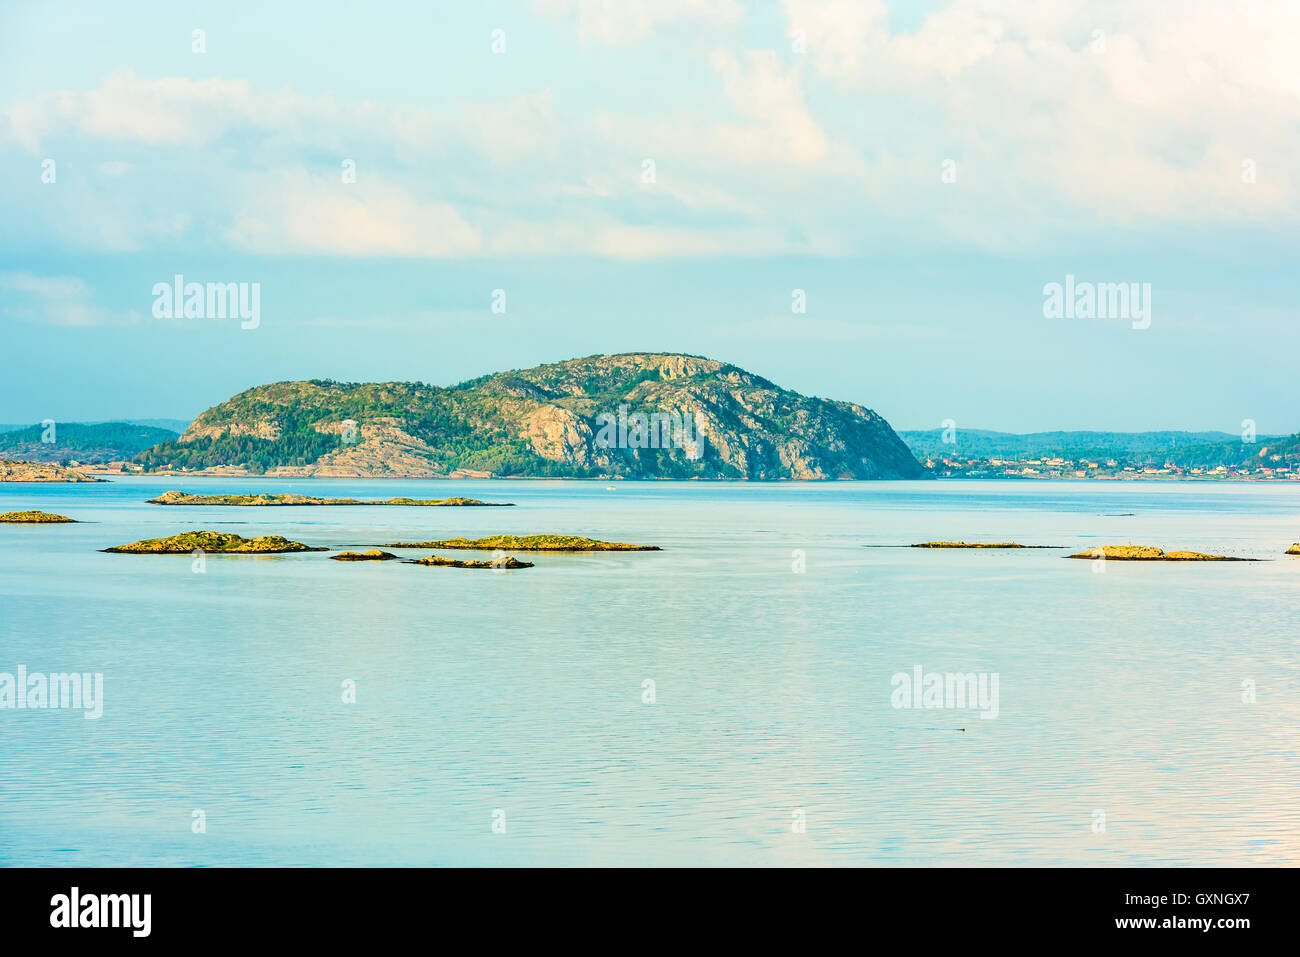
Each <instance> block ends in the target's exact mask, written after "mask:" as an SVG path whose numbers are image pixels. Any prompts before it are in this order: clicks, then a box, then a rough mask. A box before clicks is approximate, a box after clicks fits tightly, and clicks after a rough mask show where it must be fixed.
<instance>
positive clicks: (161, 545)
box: [103, 531, 329, 555]
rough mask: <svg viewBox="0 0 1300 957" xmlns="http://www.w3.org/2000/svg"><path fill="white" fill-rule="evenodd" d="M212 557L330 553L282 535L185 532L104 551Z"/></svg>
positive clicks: (129, 553)
mask: <svg viewBox="0 0 1300 957" xmlns="http://www.w3.org/2000/svg"><path fill="white" fill-rule="evenodd" d="M196 550H198V551H203V552H206V553H208V554H212V555H279V554H284V553H286V552H327V551H329V549H328V548H315V547H313V546H311V545H304V544H302V542H293V541H290V540H289V539H287V538H285V537H284V536H282V535H261V536H258V537H257V538H244V537H243V536H240V535H235V534H233V533H230V532H208V531H193V532H182V533H181V534H179V535H172V536H170V537H168V538H148V539H145V540H143V541H139V542H132V543H131V544H130V545H118V546H116V547H114V548H105V549H103V551H106V552H115V553H118V554H125V555H188V554H190V553H192V552H194V551H196Z"/></svg>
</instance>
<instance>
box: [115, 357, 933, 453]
mask: <svg viewBox="0 0 1300 957" xmlns="http://www.w3.org/2000/svg"><path fill="white" fill-rule="evenodd" d="M647 421H649V422H650V423H651V428H650V429H649V430H647V429H646V428H645V427H644V425H645V423H646V422H647ZM670 423H671V427H670ZM696 438H698V439H700V440H701V441H699V442H698V444H697V443H696V442H695V439H696ZM137 461H138V462H139V463H140V464H141V465H143V466H144V467H145V468H146V469H149V470H154V469H159V468H178V469H232V470H239V471H248V472H252V473H257V474H260V473H267V474H274V475H322V476H324V475H336V476H344V475H349V476H350V475H376V476H450V475H484V476H486V475H496V476H506V475H516V476H572V477H628V478H637V477H643V478H729V479H782V478H787V479H788V478H796V479H831V478H859V479H868V478H917V477H921V476H922V475H924V474H925V470H924V469H923V468H922V467H921V465H920V464H919V463H918V462H917V461H916V459H915V458H913V456H912V454H911V453H910V452H909V451H908V449H907V446H906V445H904V444H903V442H902V440H900V439H899V437H898V436H897V435H895V434H894V430H893V429H891V428H890V427H889V424H888V423H887V422H886V421H885V420H884V419H882V418H881V417H880V416H879V415H877V414H876V413H874V412H872V411H871V410H870V409H866V408H863V407H862V406H859V405H855V404H853V403H851V402H835V401H830V400H827V399H817V398H808V397H805V396H802V395H799V394H798V393H796V392H791V391H789V390H786V389H782V388H780V387H778V386H776V385H774V384H773V383H771V382H769V381H767V380H766V379H763V378H761V377H759V376H756V375H753V374H751V373H749V372H746V371H745V370H743V369H740V368H737V367H736V366H733V365H728V364H727V363H723V362H717V361H715V360H712V359H704V358H700V357H698V356H686V355H676V354H658V353H651V354H629V355H617V356H590V357H588V358H585V359H573V360H570V361H567V362H558V363H554V364H552V365H544V366H538V367H536V368H533V369H523V370H516V371H512V372H503V373H499V374H497V375H489V376H484V377H482V378H479V379H474V380H472V381H470V382H464V383H461V384H460V385H457V386H453V387H451V388H445V389H444V388H439V387H437V386H431V385H424V384H421V383H413V382H384V383H340V382H332V381H325V380H312V381H309V382H278V383H275V384H272V385H265V386H259V387H257V388H254V389H249V390H248V391H246V392H241V393H240V394H239V395H236V396H234V397H233V398H231V399H229V400H227V401H226V402H223V403H222V404H221V405H218V406H216V407H214V408H211V409H208V410H207V411H206V412H204V413H203V414H202V415H200V416H199V417H198V418H197V419H195V420H194V422H193V423H192V424H191V425H190V427H189V428H188V429H187V430H186V431H185V433H184V434H183V435H182V436H181V437H180V438H179V439H174V440H170V441H166V442H163V443H161V444H159V445H158V446H157V447H156V448H153V449H150V450H149V451H147V452H144V453H143V454H141V455H140V456H139V457H138V458H137Z"/></svg>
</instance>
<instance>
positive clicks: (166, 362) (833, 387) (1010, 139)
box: [0, 0, 1300, 433]
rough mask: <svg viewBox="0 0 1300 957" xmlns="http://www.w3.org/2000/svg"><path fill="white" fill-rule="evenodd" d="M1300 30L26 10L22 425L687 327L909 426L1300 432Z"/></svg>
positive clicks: (319, 2) (15, 41) (1255, 15)
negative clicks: (1248, 423)
mask: <svg viewBox="0 0 1300 957" xmlns="http://www.w3.org/2000/svg"><path fill="white" fill-rule="evenodd" d="M196 31H197V32H196ZM1297 48H1300V5H1298V4H1295V3H1293V2H1284V0H1280V2H1269V0H1258V2H1232V0H1215V2H1200V0H1146V2H1144V3H1142V4H1132V3H1129V2H1109V0H1088V2H1080V0H1055V2H1053V3H1051V4H1037V3H1028V2H1014V3H1013V2H1008V0H936V2H926V3H921V2H916V3H904V2H894V3H885V2H882V0H785V2H763V3H757V2H754V3H751V2H746V0H694V2H691V0H537V2H520V3H504V2H492V0H485V2H478V3H474V4H465V3H431V2H427V0H426V2H422V3H397V2H393V3H384V2H375V3H371V4H342V3H332V2H324V0H314V2H311V3H301V2H278V3H274V4H254V3H230V2H228V0H227V2H225V3H202V2H199V3H187V4H184V5H180V4H175V3H163V2H159V3H144V2H129V0H126V2H119V3H114V4H102V3H61V2H58V0H50V2H42V3H40V4H19V3H16V2H10V0H0V348H2V350H3V351H2V353H0V354H3V359H4V361H3V375H2V376H0V422H35V421H39V420H42V419H46V418H53V419H56V420H59V421H95V420H103V419H111V418H144V417H149V418H181V419H189V418H192V417H194V416H195V415H197V414H198V413H199V412H201V411H202V410H203V409H205V408H208V407H209V406H212V405H215V404H216V403H218V402H221V401H222V400H224V399H226V398H228V397H229V396H230V395H232V394H234V393H236V392H239V391H241V390H243V389H246V388H250V387H252V386H255V385H259V384H262V383H265V382H270V381H280V380H288V379H303V378H333V379H338V380H343V381H375V380H418V381H422V382H429V383H434V384H438V385H450V384H453V383H455V382H459V381H463V380H465V379H469V378H473V377H476V376H479V375H482V374H484V373H488V372H494V371H501V370H505V369H510V368H523V367H528V366H532V365H536V364H539V363H543V362H554V361H559V360H563V359H567V358H572V357H575V356H582V355H591V354H595V353H606V352H610V353H612V352H636V351H666V352H685V353H691V354H696V355H706V356H709V357H712V358H716V359H721V360H725V361H728V362H732V363H735V364H736V365H739V366H741V367H743V368H745V369H748V370H750V371H752V372H755V373H757V374H760V375H763V376H765V377H767V378H769V379H771V380H773V381H774V382H776V383H778V384H780V385H782V386H785V387H788V388H792V389H795V390H797V391H799V392H803V393H805V394H810V395H819V396H824V397H828V398H835V399H847V400H851V401H855V402H859V403H862V404H864V405H867V406H869V407H871V408H873V409H875V410H876V411H878V412H879V413H881V414H882V415H884V416H885V417H886V418H887V419H888V420H889V421H890V422H891V423H892V424H893V425H894V426H895V427H896V428H900V429H913V428H937V427H940V425H941V423H943V422H944V421H945V420H949V419H951V420H953V421H954V422H955V423H957V425H958V427H959V428H960V427H967V428H984V429H1000V430H1005V431H1018V432H1024V431H1037V430H1051V429H1082V428H1091V429H1107V430H1126V431H1128V430H1142V429H1165V428H1186V429H1197V430H1200V429H1221V430H1224V431H1228V432H1237V431H1239V430H1240V428H1241V427H1242V426H1241V423H1242V421H1243V420H1244V419H1251V420H1253V421H1254V422H1255V423H1256V425H1257V428H1258V430H1259V431H1260V432H1261V433H1289V432H1295V431H1297V430H1300V401H1298V400H1300V376H1297V375H1296V374H1295V357H1296V355H1297V354H1300V323H1297V321H1296V320H1297V318H1300V302H1298V299H1297V296H1296V294H1295V289H1294V286H1295V284H1296V280H1297V277H1300V269H1298V268H1297V266H1298V265H1300V264H1298V262H1297V259H1298V258H1300V256H1298V251H1300V243H1298V242H1297V240H1298V239H1300V228H1298V227H1300V163H1297V161H1296V158H1297V157H1298V156H1300V57H1297V56H1295V50H1296V49H1297ZM353 174H354V175H353ZM177 275H181V276H183V277H184V281H185V282H199V283H208V282H212V283H239V284H246V285H245V287H244V288H245V289H246V290H249V289H251V288H252V284H254V283H256V284H257V289H258V295H259V304H260V305H259V315H258V321H257V323H256V327H255V328H243V326H244V325H247V323H241V322H240V321H239V320H238V319H231V318H216V317H212V316H210V315H201V316H191V317H189V318H186V317H184V316H183V315H182V316H167V315H165V310H163V312H164V314H163V315H159V314H158V313H159V309H160V307H159V302H158V295H157V293H156V291H155V290H156V287H157V286H158V285H159V284H167V285H170V284H171V283H172V282H173V281H174V277H175V276H177ZM1067 276H1069V277H1074V278H1073V280H1070V281H1071V282H1072V283H1074V284H1075V285H1076V286H1078V285H1079V284H1102V283H1104V284H1114V283H1124V284H1137V286H1136V287H1135V288H1136V289H1137V290H1138V291H1139V292H1146V291H1147V290H1149V293H1148V295H1149V300H1147V299H1146V298H1145V297H1143V300H1142V301H1149V312H1148V314H1147V316H1146V320H1149V322H1148V321H1146V320H1141V321H1139V320H1138V319H1135V318H1133V317H1128V316H1125V315H1107V316H1096V317H1091V318H1089V317H1085V316H1077V315H1076V316H1073V317H1070V318H1067V317H1064V316H1060V315H1047V314H1045V313H1046V312H1048V311H1049V310H1046V309H1045V300H1046V299H1047V298H1048V296H1047V294H1046V292H1045V289H1047V288H1049V287H1050V285H1051V284H1053V283H1056V284H1060V285H1061V286H1062V287H1064V286H1065V284H1066V283H1067ZM1126 288H1130V289H1131V288H1134V287H1131V286H1129V287H1126Z"/></svg>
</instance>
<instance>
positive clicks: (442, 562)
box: [405, 555, 533, 569]
mask: <svg viewBox="0 0 1300 957" xmlns="http://www.w3.org/2000/svg"><path fill="white" fill-rule="evenodd" d="M405 564H407V565H431V566H436V567H438V568H496V569H502V568H532V567H533V563H532V562H521V561H520V560H519V559H517V558H515V557H514V556H513V555H511V556H507V557H506V558H499V559H496V560H495V561H487V562H479V561H466V560H464V559H461V558H443V557H442V556H441V555H430V556H429V557H428V558H416V559H413V560H411V561H408V562H406V563H405Z"/></svg>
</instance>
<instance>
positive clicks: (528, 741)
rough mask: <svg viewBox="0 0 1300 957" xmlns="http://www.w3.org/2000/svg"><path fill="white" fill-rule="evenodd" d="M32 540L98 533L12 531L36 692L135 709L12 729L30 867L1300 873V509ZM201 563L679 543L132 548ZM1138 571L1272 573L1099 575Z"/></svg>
mask: <svg viewBox="0 0 1300 957" xmlns="http://www.w3.org/2000/svg"><path fill="white" fill-rule="evenodd" d="M168 489H180V490H182V491H187V492H199V493H213V494H215V493H249V492H253V493H256V492H275V493H282V492H301V493H305V494H311V495H319V496H334V497H354V498H388V497H390V496H410V497H417V498H443V497H447V496H451V495H465V496H471V497H474V498H478V499H483V500H487V501H494V502H511V503H514V507H513V508H412V507H374V506H345V507H337V506H321V507H263V508H212V507H189V506H185V507H164V506H157V505H150V504H148V503H147V501H146V500H147V499H149V498H152V497H154V496H155V495H158V494H159V493H161V492H163V491H166V490H168ZM26 509H41V510H44V511H50V512H57V513H60V514H63V515H66V516H68V517H70V518H74V519H76V520H77V522H78V524H68V525H0V681H3V674H5V673H8V674H10V675H17V674H18V669H19V668H22V669H24V671H25V672H26V673H27V674H28V675H31V674H44V675H49V674H60V673H77V674H86V675H100V676H102V685H101V689H102V690H101V694H100V696H99V697H100V700H99V701H98V702H97V710H99V712H100V713H99V715H98V716H97V717H88V714H91V711H90V709H88V708H87V707H85V704H86V702H84V701H83V702H82V705H83V707H82V708H81V709H78V708H76V707H70V708H58V709H55V708H48V707H46V708H36V707H30V708H18V707H16V704H15V706H11V707H4V706H3V701H0V865H20V866H43V865H55V866H81V865H86V866H107V865H129V866H153V865H181V866H261V865H290V866H292V865H338V866H379V865H402V866H406V865H557V866H581V865H614V866H623V865H628V866H630V865H650V866H670V865H686V866H692V865H738V866H807V865H883V866H922V865H956V866H964V865H972V866H974V865H992V866H1017V865H1082V866H1117V865H1209V866H1221V865H1243V864H1269V865H1294V864H1297V863H1300V800H1297V797H1298V796H1300V557H1297V556H1288V555H1285V554H1284V552H1285V550H1286V549H1287V548H1288V546H1290V545H1291V544H1292V543H1294V542H1297V541H1300V485H1288V484H1280V483H1277V484H1274V483H1269V484H1264V483H1208V482H1207V483H1191V482H1183V483H1159V482H1131V483H1116V482H1086V481H1078V482H1070V481H1009V480H1008V481H960V480H958V481H942V480H940V481H917V482H827V483H798V482H785V483H772V484H765V483H720V482H719V483H704V482H622V481H620V482H604V481H597V482H585V481H490V482H471V481H466V482H455V481H398V480H387V481H378V480H375V481H365V480H319V479H317V480H304V481H294V480H273V479H255V478H235V479H224V478H222V479H218V478H196V477H188V478H187V477H181V478H178V477H165V478H158V477H122V478H115V479H114V480H113V481H112V482H109V483H103V484H93V485H64V484H50V485H38V484H6V485H2V486H0V512H3V511H13V510H26ZM193 529H211V530H215V531H227V532H236V533H238V534H240V535H243V536H245V537H249V536H255V535H273V534H274V535H284V536H286V537H288V538H290V539H293V540H295V541H300V542H303V543H306V544H309V545H313V546H325V547H328V548H330V549H351V550H358V549H365V548H369V547H374V546H383V545H387V544H390V543H393V542H398V541H427V540H433V539H445V538H452V537H459V536H464V537H469V538H474V537H479V536H485V535H492V534H496V533H510V534H520V535H526V534H538V533H557V534H571V535H583V536H589V537H592V538H599V539H605V540H613V541H620V542H631V543H637V544H646V545H657V546H659V547H660V549H661V550H660V551H649V552H622V553H618V552H605V553H586V554H536V555H533V554H529V555H525V554H522V553H518V555H517V557H519V558H522V559H526V560H528V561H532V562H535V567H532V568H525V569H519V570H514V571H500V570H481V569H459V568H446V567H427V566H420V565H413V564H404V563H400V562H382V563H378V562H375V563H370V562H357V563H346V562H335V561H330V560H329V557H328V556H329V554H330V553H328V552H312V553H302V554H285V555H273V556H222V555H208V556H206V557H205V558H204V559H203V560H202V561H198V560H196V559H195V558H194V557H192V556H190V555H188V554H187V555H176V556H158V555H124V554H107V553H105V552H103V551H101V549H104V548H107V547H109V546H114V545H120V544H125V543H129V542H134V541H136V540H139V539H144V538H156V537H161V536H167V535H172V534H175V533H178V532H182V531H188V530H193ZM930 540H964V541H966V542H1003V541H1014V542H1018V543H1021V544H1024V545H1036V546H1045V547H1042V548H1034V549H1021V550H935V549H915V548H908V547H906V546H908V545H910V544H913V543H917V542H924V541H930ZM1127 543H1133V544H1148V545H1157V546H1160V547H1162V548H1165V549H1167V550H1172V549H1191V550H1195V551H1201V552H1213V553H1222V554H1228V555H1232V556H1237V557H1242V558H1254V559H1258V561H1255V562H1231V563H1220V562H1206V563H1145V562H1117V561H1097V560H1092V559H1088V560H1067V559H1066V557H1065V556H1067V555H1070V554H1073V553H1076V552H1080V551H1084V550H1087V549H1092V548H1096V547H1097V546H1099V545H1108V544H1127ZM389 550H390V551H395V552H397V553H398V554H400V555H401V556H402V557H404V558H417V557H422V556H424V555H427V554H430V553H431V551H432V550H430V549H417V550H409V549H408V550H396V549H389ZM440 554H445V555H449V556H454V557H461V558H481V559H490V558H491V557H492V554H491V553H490V552H489V553H478V554H475V553H468V552H441V553H440ZM918 679H919V680H918ZM15 680H16V679H15ZM963 689H965V690H966V691H967V692H969V693H967V694H965V695H963V694H962V691H963ZM15 700H16V696H15ZM27 700H28V699H24V703H27ZM11 703H12V702H11Z"/></svg>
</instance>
